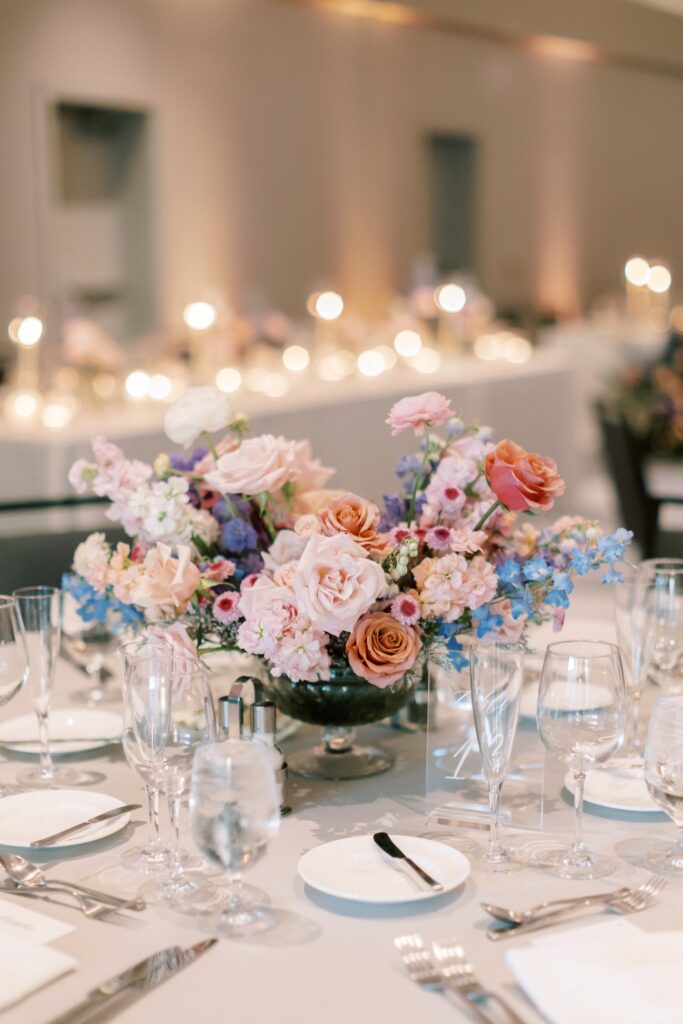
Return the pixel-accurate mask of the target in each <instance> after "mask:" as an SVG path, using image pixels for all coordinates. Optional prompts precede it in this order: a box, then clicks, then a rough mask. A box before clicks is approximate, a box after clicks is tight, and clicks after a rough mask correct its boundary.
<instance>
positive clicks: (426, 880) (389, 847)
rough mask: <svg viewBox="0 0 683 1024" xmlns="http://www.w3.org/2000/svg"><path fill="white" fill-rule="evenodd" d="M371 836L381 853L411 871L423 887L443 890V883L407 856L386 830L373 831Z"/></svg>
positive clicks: (438, 890) (433, 890)
mask: <svg viewBox="0 0 683 1024" xmlns="http://www.w3.org/2000/svg"><path fill="white" fill-rule="evenodd" d="M372 838H373V839H374V841H375V843H376V844H377V846H379V848H380V850H382V852H383V853H386V854H388V855H389V856H390V857H393V859H394V860H396V861H397V862H398V863H399V864H400V865H402V866H404V867H407V868H408V869H409V871H412V872H413V873H414V876H416V877H417V878H418V879H419V880H420V882H421V884H422V885H423V887H424V886H427V888H428V889H429V890H430V892H443V885H442V884H441V882H437V880H436V879H435V878H432V876H431V875H429V874H427V872H426V871H425V870H424V868H421V867H420V865H419V864H416V863H415V861H414V860H412V859H411V858H410V857H408V856H407V855H406V854H405V853H404V852H403V850H401V849H400V848H399V847H398V846H397V845H396V843H395V842H394V840H393V839H392V838H391V836H390V835H389V834H388V833H387V832H375V834H374V835H373V837H372Z"/></svg>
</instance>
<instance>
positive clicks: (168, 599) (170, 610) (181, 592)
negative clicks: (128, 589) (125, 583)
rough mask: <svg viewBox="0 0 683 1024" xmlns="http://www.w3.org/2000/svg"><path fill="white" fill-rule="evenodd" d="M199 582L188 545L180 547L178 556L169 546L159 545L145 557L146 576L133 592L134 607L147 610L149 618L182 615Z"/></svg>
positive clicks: (144, 573)
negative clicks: (135, 605)
mask: <svg viewBox="0 0 683 1024" xmlns="http://www.w3.org/2000/svg"><path fill="white" fill-rule="evenodd" d="M200 580H201V576H200V573H199V569H198V568H197V566H196V565H193V564H192V561H191V552H190V548H189V547H187V545H185V544H179V545H178V551H177V557H175V556H174V555H173V552H172V550H171V548H170V547H168V545H166V544H157V545H156V547H153V548H152V549H151V550H150V551H149V552H148V553H147V555H146V556H145V560H144V562H143V573H142V575H141V576H140V579H139V581H138V584H137V586H136V587H135V591H134V598H135V604H139V605H140V606H141V607H142V608H144V609H145V614H146V615H147V618H148V619H158V618H160V617H162V616H169V617H170V616H176V615H180V614H182V612H184V611H185V609H186V608H187V606H188V604H189V602H190V599H191V598H192V597H193V595H194V593H195V591H196V590H197V587H198V586H199V582H200Z"/></svg>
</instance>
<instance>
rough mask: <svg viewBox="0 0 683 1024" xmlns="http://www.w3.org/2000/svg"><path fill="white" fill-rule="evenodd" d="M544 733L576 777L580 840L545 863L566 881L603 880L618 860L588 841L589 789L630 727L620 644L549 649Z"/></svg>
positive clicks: (541, 713) (540, 717) (540, 711)
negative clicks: (595, 771)
mask: <svg viewBox="0 0 683 1024" xmlns="http://www.w3.org/2000/svg"><path fill="white" fill-rule="evenodd" d="M537 721H538V731H539V734H540V736H541V739H542V741H543V743H544V745H545V747H546V749H547V750H548V751H549V752H550V753H551V754H553V755H554V756H556V757H558V758H559V759H560V760H562V761H564V762H565V763H566V764H567V765H568V767H569V769H570V771H571V772H572V774H573V776H574V839H573V842H572V845H571V846H570V848H569V849H568V850H565V849H562V850H553V851H551V852H549V853H547V854H544V855H543V856H542V857H541V858H539V863H540V864H541V865H542V866H543V867H545V868H547V869H548V870H549V871H550V872H551V873H552V874H555V875H558V876H559V877H560V878H583V879H585V878H602V877H603V876H604V875H608V874H611V872H612V871H613V870H614V868H615V866H616V865H615V861H614V860H612V859H611V858H607V857H602V856H598V855H597V854H595V853H592V852H590V851H589V850H588V849H587V847H586V846H585V844H584V842H583V833H582V818H583V790H584V784H585V781H586V772H587V771H588V769H589V768H592V767H593V766H595V765H597V764H601V763H602V762H604V761H607V760H609V758H610V757H612V755H613V754H615V753H616V751H617V750H618V748H619V745H620V743H621V742H622V740H623V738H624V730H625V727H626V691H625V685H624V673H623V668H622V664H621V657H620V655H619V648H618V647H617V646H616V644H609V643H602V642H598V641H595V640H576V641H574V640H563V641H560V642H559V643H553V644H550V645H549V646H548V649H547V650H546V654H545V658H544V660H543V668H542V670H541V680H540V686H539V691H538V705H537Z"/></svg>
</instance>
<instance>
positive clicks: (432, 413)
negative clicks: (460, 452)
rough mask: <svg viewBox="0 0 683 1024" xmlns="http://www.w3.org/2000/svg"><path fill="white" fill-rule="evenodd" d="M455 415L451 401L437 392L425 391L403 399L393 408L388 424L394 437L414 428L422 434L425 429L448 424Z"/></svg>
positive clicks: (417, 432)
mask: <svg viewBox="0 0 683 1024" xmlns="http://www.w3.org/2000/svg"><path fill="white" fill-rule="evenodd" d="M452 415H453V410H452V409H451V403H450V401H449V400H448V399H447V398H445V397H444V395H440V394H439V393H438V392H437V391H425V393H424V394H422V395H416V396H414V397H411V398H402V399H401V400H400V401H398V402H396V403H395V405H393V406H392V407H391V410H390V412H389V416H388V418H387V420H386V422H387V423H388V424H389V426H390V427H391V434H392V437H396V436H397V435H398V434H400V433H402V431H404V430H408V429H409V428H412V429H413V430H414V431H415V433H416V434H421V433H422V432H423V431H424V428H425V427H434V426H438V424H439V423H446V422H447V421H448V420H449V419H450V418H451V417H452Z"/></svg>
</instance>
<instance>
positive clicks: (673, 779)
mask: <svg viewBox="0 0 683 1024" xmlns="http://www.w3.org/2000/svg"><path fill="white" fill-rule="evenodd" d="M645 783H646V785H647V788H648V791H649V793H650V796H651V797H652V799H653V800H654V801H655V803H656V804H657V805H658V806H659V807H661V808H662V810H663V811H665V812H666V814H668V816H669V817H670V818H671V820H672V821H673V822H674V824H676V825H677V826H678V828H679V829H680V830H681V833H680V836H679V839H678V842H677V843H676V844H675V845H674V846H671V847H669V848H668V849H666V850H664V851H663V852H661V853H651V854H650V855H649V856H648V857H647V858H646V864H647V866H648V867H649V868H651V869H652V870H653V871H656V872H658V873H659V874H667V875H674V876H678V877H679V878H683V696H680V695H667V696H664V697H658V698H657V700H656V701H655V703H654V707H653V708H652V714H651V716H650V726H649V729H648V733H647V740H646V743H645Z"/></svg>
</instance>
